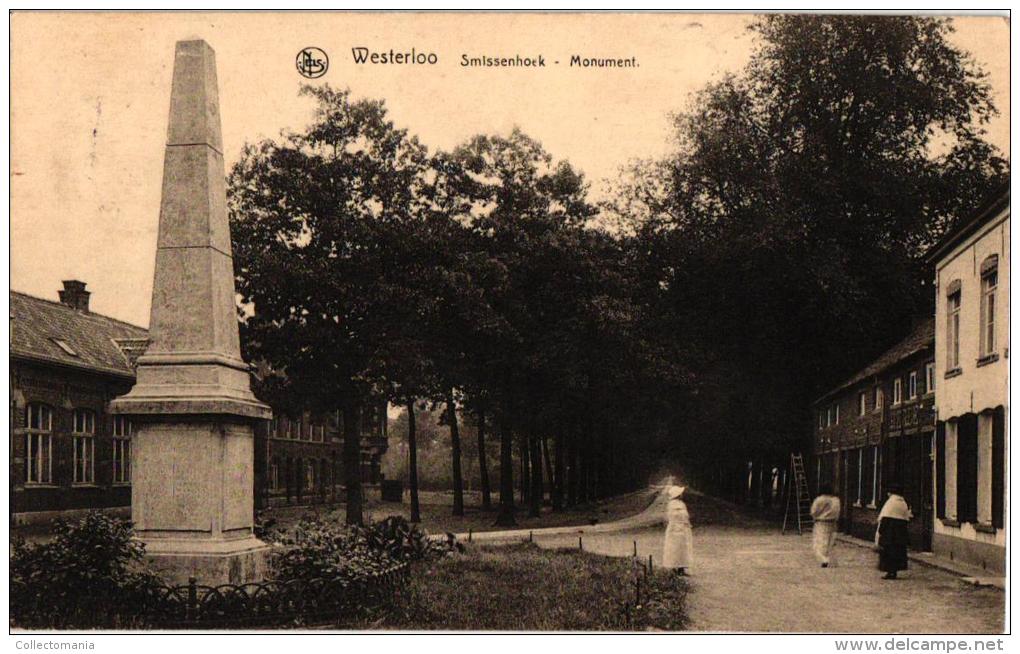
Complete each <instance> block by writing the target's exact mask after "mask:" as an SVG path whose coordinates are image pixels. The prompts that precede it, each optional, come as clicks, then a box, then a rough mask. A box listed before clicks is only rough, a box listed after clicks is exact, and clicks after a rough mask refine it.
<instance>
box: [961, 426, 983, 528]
mask: <svg viewBox="0 0 1020 654" xmlns="http://www.w3.org/2000/svg"><path fill="white" fill-rule="evenodd" d="M977 431H978V430H977V416H976V415H974V414H973V413H968V414H965V415H963V416H961V417H960V419H959V421H958V422H957V427H956V519H957V520H959V521H960V522H961V523H963V522H971V523H973V522H977V508H978V505H977V495H978V493H977V491H978V434H977Z"/></svg>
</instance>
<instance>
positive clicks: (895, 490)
mask: <svg viewBox="0 0 1020 654" xmlns="http://www.w3.org/2000/svg"><path fill="white" fill-rule="evenodd" d="M888 493H889V498H888V499H887V500H886V501H885V504H883V505H882V511H881V513H879V514H878V529H876V530H875V546H876V547H878V569H879V570H881V571H882V572H884V573H885V576H884V577H882V579H895V578H896V573H897V572H899V571H900V570H906V569H907V523H908V522H910V519H911V518H912V517H914V516H913V514H912V513H911V512H910V507H909V506H907V501H906V500H905V499H903V489H902V488H900V487H899V486H897V485H892V484H890V485H889V488H888Z"/></svg>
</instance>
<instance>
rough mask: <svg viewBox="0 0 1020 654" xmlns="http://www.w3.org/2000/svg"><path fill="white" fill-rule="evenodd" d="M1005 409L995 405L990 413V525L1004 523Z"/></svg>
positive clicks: (1001, 524) (998, 526)
mask: <svg viewBox="0 0 1020 654" xmlns="http://www.w3.org/2000/svg"><path fill="white" fill-rule="evenodd" d="M1005 493H1006V411H1005V409H1004V408H1003V407H1001V406H1000V407H996V408H995V411H994V412H993V413H992V526H993V527H995V528H996V529H1002V528H1003V527H1004V526H1005V524H1006V516H1005V505H1006V496H1005Z"/></svg>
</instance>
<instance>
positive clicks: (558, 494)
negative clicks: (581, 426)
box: [552, 427, 567, 511]
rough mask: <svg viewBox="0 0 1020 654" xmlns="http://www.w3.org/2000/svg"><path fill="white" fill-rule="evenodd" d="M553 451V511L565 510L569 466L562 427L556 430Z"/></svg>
mask: <svg viewBox="0 0 1020 654" xmlns="http://www.w3.org/2000/svg"><path fill="white" fill-rule="evenodd" d="M553 450H554V454H555V456H556V467H555V468H554V472H555V474H554V475H553V487H552V508H553V511H562V510H563V484H564V481H565V480H564V479H563V477H564V476H565V474H566V470H567V466H566V461H564V459H563V457H564V451H563V450H564V447H563V428H562V427H560V428H558V429H557V430H556V435H555V436H554V437H553Z"/></svg>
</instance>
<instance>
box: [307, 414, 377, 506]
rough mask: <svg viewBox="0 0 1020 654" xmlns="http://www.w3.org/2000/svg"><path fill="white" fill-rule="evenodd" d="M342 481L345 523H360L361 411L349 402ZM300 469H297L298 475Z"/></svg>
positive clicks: (345, 425)
mask: <svg viewBox="0 0 1020 654" xmlns="http://www.w3.org/2000/svg"><path fill="white" fill-rule="evenodd" d="M343 456H344V483H345V484H346V485H347V524H349V525H360V524H361V523H362V522H363V516H362V513H361V502H362V498H361V411H360V407H358V406H356V405H353V404H350V405H347V406H345V407H344V449H343ZM301 474H302V471H300V470H299V471H298V476H299V479H300V475H301Z"/></svg>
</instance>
